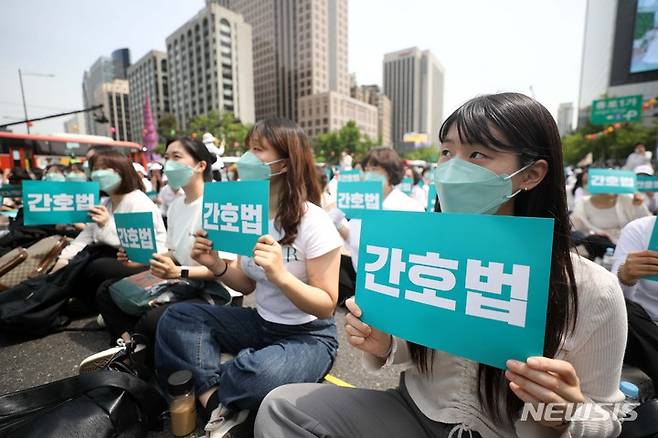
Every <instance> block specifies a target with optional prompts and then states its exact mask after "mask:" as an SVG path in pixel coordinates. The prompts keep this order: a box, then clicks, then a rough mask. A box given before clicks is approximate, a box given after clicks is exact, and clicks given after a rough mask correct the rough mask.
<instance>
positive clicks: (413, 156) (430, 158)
mask: <svg viewBox="0 0 658 438" xmlns="http://www.w3.org/2000/svg"><path fill="white" fill-rule="evenodd" d="M403 158H404V159H406V160H423V161H427V162H428V163H436V162H437V161H439V148H438V147H436V146H435V145H431V146H425V147H421V148H416V149H413V150H411V151H409V152H407V153H406V154H404V155H403Z"/></svg>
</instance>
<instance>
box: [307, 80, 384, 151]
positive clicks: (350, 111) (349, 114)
mask: <svg viewBox="0 0 658 438" xmlns="http://www.w3.org/2000/svg"><path fill="white" fill-rule="evenodd" d="M298 104H299V108H298V113H299V121H298V123H299V125H300V126H301V127H302V129H304V131H305V132H306V134H308V136H309V137H314V136H316V135H318V134H322V133H325V132H330V131H338V130H339V129H340V128H342V127H343V126H344V125H345V124H346V123H347V122H349V121H350V120H353V121H354V122H355V123H356V125H357V127H358V128H359V130H360V131H361V135H363V136H366V135H367V136H368V137H369V138H370V139H371V140H372V141H377V135H378V134H377V129H378V118H377V107H376V106H373V105H369V104H367V103H365V102H363V101H361V100H358V99H353V98H351V97H350V96H346V95H344V94H340V93H337V92H335V91H327V92H326V93H319V94H314V95H311V96H304V97H300V98H299V101H298Z"/></svg>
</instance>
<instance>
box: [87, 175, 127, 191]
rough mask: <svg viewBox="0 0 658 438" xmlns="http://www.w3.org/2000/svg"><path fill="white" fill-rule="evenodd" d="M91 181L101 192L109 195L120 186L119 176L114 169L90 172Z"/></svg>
mask: <svg viewBox="0 0 658 438" xmlns="http://www.w3.org/2000/svg"><path fill="white" fill-rule="evenodd" d="M91 180H92V181H96V182H97V183H98V184H99V185H100V189H101V190H102V191H104V192H106V193H110V191H112V190H114V189H116V188H117V187H119V184H121V175H119V174H118V173H117V172H116V171H115V170H114V169H100V170H94V171H93V172H91Z"/></svg>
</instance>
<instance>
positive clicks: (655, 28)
mask: <svg viewBox="0 0 658 438" xmlns="http://www.w3.org/2000/svg"><path fill="white" fill-rule="evenodd" d="M581 62H582V65H581V76H580V90H579V96H578V127H582V126H584V125H586V124H587V123H588V122H589V120H590V114H591V106H592V102H593V101H594V100H596V99H601V98H603V97H622V96H633V95H642V96H643V99H644V100H648V99H650V98H652V97H657V96H658V4H656V3H655V2H647V1H618V0H597V1H588V2H587V6H586V13H585V32H584V38H583V56H582V61H581ZM657 114H658V109H657V108H653V109H650V110H648V111H645V112H644V114H643V116H644V117H643V120H644V122H645V123H646V124H653V120H654V116H655V115H657Z"/></svg>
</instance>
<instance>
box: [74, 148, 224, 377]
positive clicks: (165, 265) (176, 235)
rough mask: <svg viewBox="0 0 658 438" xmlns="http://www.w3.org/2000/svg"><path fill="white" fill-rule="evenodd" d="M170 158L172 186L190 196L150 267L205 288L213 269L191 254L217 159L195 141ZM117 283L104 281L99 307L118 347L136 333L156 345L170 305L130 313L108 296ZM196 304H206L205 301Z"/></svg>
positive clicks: (99, 361)
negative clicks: (140, 313)
mask: <svg viewBox="0 0 658 438" xmlns="http://www.w3.org/2000/svg"><path fill="white" fill-rule="evenodd" d="M165 159H166V162H165V165H164V173H165V175H166V176H167V179H168V181H169V185H171V187H172V188H173V189H176V190H178V189H182V190H183V192H184V194H185V195H184V196H181V197H177V198H176V199H175V200H174V202H173V203H172V204H171V206H170V207H169V212H168V218H169V227H168V229H167V249H168V251H167V252H165V253H162V254H155V255H154V256H153V259H151V263H150V265H149V268H150V270H151V273H152V274H153V275H155V276H156V277H159V278H162V279H164V280H181V279H182V280H186V281H192V282H195V285H194V286H195V287H196V286H202V287H203V285H205V283H204V284H201V283H200V282H202V281H212V280H214V278H215V277H214V275H213V274H212V272H211V271H210V270H209V269H208V268H206V267H205V266H201V265H199V263H197V262H196V261H195V260H193V259H192V258H191V253H192V246H193V244H194V233H195V232H197V231H199V230H201V216H202V206H203V188H204V184H205V182H209V181H211V178H212V175H211V172H210V170H211V168H210V166H211V164H212V163H213V161H214V160H215V157H214V156H212V155H211V154H210V153H209V152H208V149H207V148H206V146H205V145H204V144H203V143H201V142H200V141H197V140H194V139H193V138H191V137H181V138H179V139H177V140H174V141H172V142H170V143H169V144H168V145H167V150H166V153H165ZM220 257H221V258H222V259H223V260H224V261H227V262H229V263H230V262H231V261H232V260H235V259H236V256H235V254H230V253H224V252H221V253H220ZM118 259H119V260H120V261H122V262H128V259H127V258H126V254H125V253H124V252H123V250H120V251H119V255H118ZM113 283H114V280H107V281H105V282H104V283H103V284H102V285H101V286H100V287H99V288H98V292H97V294H96V302H97V303H98V309H99V311H100V314H101V315H102V316H103V320H104V321H105V324H106V325H107V328H108V330H109V332H110V335H111V337H112V339H113V340H117V339H121V341H123V342H121V341H119V344H123V345H125V343H127V342H130V340H131V335H132V334H133V333H139V334H141V335H144V336H146V338H147V339H148V340H149V341H152V340H153V337H154V335H155V327H156V325H157V322H158V319H159V317H160V316H161V315H162V313H163V312H164V310H165V309H166V306H165V305H161V306H157V307H156V308H154V309H152V310H150V311H148V312H146V313H145V314H144V315H143V316H141V317H135V316H132V315H128V314H125V313H124V312H122V311H121V309H120V308H119V307H118V306H117V305H116V304H115V302H114V300H113V299H112V297H111V295H110V293H109V288H110V286H111V285H112V284H113ZM224 292H225V291H224ZM196 301H199V302H204V301H202V300H201V299H198V300H196ZM119 349H120V348H119V347H114V348H110V349H109V350H105V351H103V352H100V353H97V354H95V355H93V356H90V357H88V358H87V359H85V361H83V362H82V364H81V365H80V369H81V370H83V371H88V370H91V369H95V368H99V367H102V366H104V365H105V364H106V362H107V361H108V360H109V359H110V358H112V357H113V356H114V355H115V354H116V353H117V352H118V350H119Z"/></svg>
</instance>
